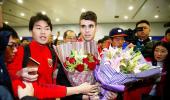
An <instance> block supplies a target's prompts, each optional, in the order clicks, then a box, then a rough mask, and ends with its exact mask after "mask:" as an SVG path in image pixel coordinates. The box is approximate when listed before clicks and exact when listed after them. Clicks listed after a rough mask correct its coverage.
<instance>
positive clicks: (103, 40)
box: [102, 36, 111, 43]
mask: <svg viewBox="0 0 170 100" xmlns="http://www.w3.org/2000/svg"><path fill="white" fill-rule="evenodd" d="M109 39H111V38H110V36H104V37H103V39H102V43H104V42H105V41H106V40H109Z"/></svg>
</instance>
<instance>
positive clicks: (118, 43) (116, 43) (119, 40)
mask: <svg viewBox="0 0 170 100" xmlns="http://www.w3.org/2000/svg"><path fill="white" fill-rule="evenodd" d="M124 41H125V40H124V37H123V36H116V37H113V39H112V46H113V47H118V48H121V47H122V46H123V43H124Z"/></svg>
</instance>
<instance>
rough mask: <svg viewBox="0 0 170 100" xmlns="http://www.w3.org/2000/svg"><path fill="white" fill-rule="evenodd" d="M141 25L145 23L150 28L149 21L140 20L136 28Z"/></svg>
mask: <svg viewBox="0 0 170 100" xmlns="http://www.w3.org/2000/svg"><path fill="white" fill-rule="evenodd" d="M141 23H145V24H147V25H149V26H150V23H149V21H147V20H140V21H138V22H137V23H136V27H137V26H138V25H139V24H141Z"/></svg>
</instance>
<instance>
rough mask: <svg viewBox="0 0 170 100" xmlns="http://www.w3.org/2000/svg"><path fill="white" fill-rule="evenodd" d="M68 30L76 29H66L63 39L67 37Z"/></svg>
mask: <svg viewBox="0 0 170 100" xmlns="http://www.w3.org/2000/svg"><path fill="white" fill-rule="evenodd" d="M68 32H74V31H72V30H67V31H65V32H64V35H63V39H65V38H66V37H67V33H68Z"/></svg>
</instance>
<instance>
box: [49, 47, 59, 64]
mask: <svg viewBox="0 0 170 100" xmlns="http://www.w3.org/2000/svg"><path fill="white" fill-rule="evenodd" d="M48 48H49V49H50V52H51V56H52V60H53V67H54V66H55V63H56V57H57V56H56V53H55V51H54V48H53V47H52V46H49V45H48Z"/></svg>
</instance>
